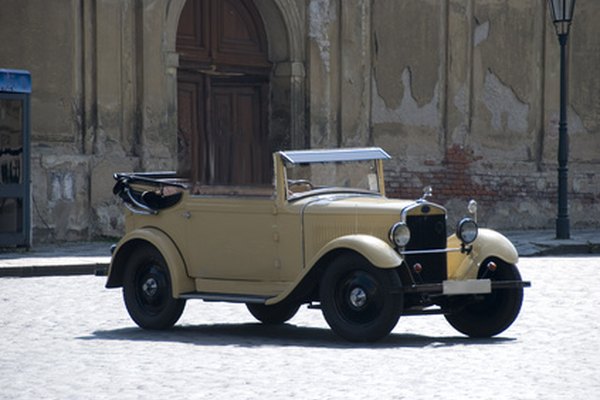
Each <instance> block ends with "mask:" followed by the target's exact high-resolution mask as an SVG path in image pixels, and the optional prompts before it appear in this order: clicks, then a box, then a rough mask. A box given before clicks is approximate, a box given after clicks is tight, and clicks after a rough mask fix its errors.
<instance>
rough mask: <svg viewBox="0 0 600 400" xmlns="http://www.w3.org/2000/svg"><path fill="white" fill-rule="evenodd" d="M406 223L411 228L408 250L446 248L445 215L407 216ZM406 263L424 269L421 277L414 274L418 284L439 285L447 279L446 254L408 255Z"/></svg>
mask: <svg viewBox="0 0 600 400" xmlns="http://www.w3.org/2000/svg"><path fill="white" fill-rule="evenodd" d="M406 223H407V225H408V227H409V228H410V241H409V242H408V244H407V245H406V250H408V251H418V250H433V249H445V248H446V216H445V215H418V216H415V215H410V216H407V218H406ZM406 262H407V263H408V265H409V267H411V268H412V266H413V265H415V264H416V263H419V264H421V266H422V267H423V271H422V272H421V273H420V274H419V275H417V274H414V276H415V279H416V280H417V283H439V282H441V281H443V280H445V279H446V277H447V272H446V253H434V254H414V255H407V256H406ZM419 277H420V279H418V278H419ZM421 281H422V282H421Z"/></svg>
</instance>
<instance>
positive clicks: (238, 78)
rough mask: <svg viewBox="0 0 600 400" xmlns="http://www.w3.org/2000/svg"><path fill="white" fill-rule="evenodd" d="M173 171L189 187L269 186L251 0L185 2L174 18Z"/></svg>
mask: <svg viewBox="0 0 600 400" xmlns="http://www.w3.org/2000/svg"><path fill="white" fill-rule="evenodd" d="M176 49H177V52H178V53H179V57H180V58H179V69H178V76H177V83H178V89H177V95H178V99H177V100H178V120H179V122H178V159H179V168H178V169H179V172H180V173H182V174H185V175H188V176H190V178H191V179H192V180H193V181H194V182H199V183H203V184H219V185H244V184H256V183H269V182H270V181H271V179H272V174H273V171H272V166H271V163H272V162H271V152H272V150H273V149H272V146H271V145H270V143H269V135H268V122H267V118H268V109H269V77H270V74H271V69H272V65H271V63H270V62H269V60H268V49H267V39H266V34H265V29H264V26H263V23H262V20H261V18H260V15H259V13H258V11H257V10H256V8H255V6H254V3H253V1H252V0H187V1H186V3H185V6H184V7H183V10H182V12H181V16H180V19H179V24H178V29H177V39H176Z"/></svg>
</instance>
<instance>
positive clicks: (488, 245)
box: [448, 229, 519, 279]
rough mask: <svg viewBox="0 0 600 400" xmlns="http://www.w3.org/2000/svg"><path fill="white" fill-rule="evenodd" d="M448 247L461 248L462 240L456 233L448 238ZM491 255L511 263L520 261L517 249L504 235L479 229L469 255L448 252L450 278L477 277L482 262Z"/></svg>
mask: <svg viewBox="0 0 600 400" xmlns="http://www.w3.org/2000/svg"><path fill="white" fill-rule="evenodd" d="M448 248H460V240H459V239H458V238H457V237H456V235H452V236H450V237H449V238H448ZM489 257H496V258H499V259H501V260H503V261H505V262H507V263H509V264H517V262H518V261H519V254H518V252H517V249H516V248H515V246H513V244H512V243H511V242H510V240H508V239H507V238H506V237H505V236H504V235H502V234H500V233H498V232H496V231H493V230H491V229H479V234H478V235H477V239H476V240H475V242H473V244H472V250H471V252H470V253H469V254H468V255H467V254H464V253H448V278H449V279H476V278H477V272H478V271H479V267H480V266H481V263H482V262H483V261H484V260H485V259H487V258H489Z"/></svg>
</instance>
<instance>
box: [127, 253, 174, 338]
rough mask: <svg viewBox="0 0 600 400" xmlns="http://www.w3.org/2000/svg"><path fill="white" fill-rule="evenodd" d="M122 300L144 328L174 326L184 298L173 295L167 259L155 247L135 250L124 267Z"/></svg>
mask: <svg viewBox="0 0 600 400" xmlns="http://www.w3.org/2000/svg"><path fill="white" fill-rule="evenodd" d="M125 268H126V269H125V277H124V281H123V299H124V300H125V306H126V307H127V312H128V313H129V316H130V317H131V319H132V320H133V321H134V322H135V323H136V324H137V325H138V326H140V327H141V328H144V329H168V328H170V327H172V326H173V325H175V323H176V322H177V320H178V319H179V317H181V314H182V313H183V309H184V307H185V300H183V299H175V298H173V295H172V292H171V277H170V276H169V269H168V268H167V264H166V262H165V259H164V258H163V256H162V255H161V254H160V252H159V251H158V250H157V249H156V248H155V247H153V246H150V245H143V246H139V247H137V248H136V249H134V253H133V254H132V255H131V257H130V258H129V260H128V261H127V265H126V266H125Z"/></svg>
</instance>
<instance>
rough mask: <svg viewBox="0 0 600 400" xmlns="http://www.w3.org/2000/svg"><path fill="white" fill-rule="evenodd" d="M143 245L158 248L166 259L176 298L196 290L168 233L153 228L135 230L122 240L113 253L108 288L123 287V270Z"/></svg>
mask: <svg viewBox="0 0 600 400" xmlns="http://www.w3.org/2000/svg"><path fill="white" fill-rule="evenodd" d="M142 243H149V244H151V245H152V246H154V247H156V249H157V250H158V251H159V252H160V253H161V255H162V256H163V258H164V259H165V262H166V264H167V266H168V268H169V272H170V273H171V289H172V293H173V296H174V297H178V296H179V295H180V294H181V293H186V292H190V291H193V290H194V289H195V285H194V280H193V279H191V278H190V277H189V276H188V274H187V271H186V264H185V261H184V259H183V257H182V256H181V253H180V251H179V249H178V248H177V246H176V245H175V243H173V241H172V240H171V238H170V237H169V236H168V235H167V234H166V233H164V232H163V231H160V230H158V229H156V228H152V227H143V228H138V229H135V230H133V231H131V232H129V233H128V234H126V235H125V236H124V237H123V238H122V239H121V241H120V242H119V244H118V245H117V247H116V248H115V250H114V252H113V256H112V259H111V263H110V266H109V269H108V281H107V285H106V286H107V287H119V286H122V285H123V282H122V277H123V270H122V269H123V268H124V267H125V263H126V261H127V258H128V257H129V255H130V254H131V253H132V252H133V251H135V248H136V246H138V245H140V244H142Z"/></svg>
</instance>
